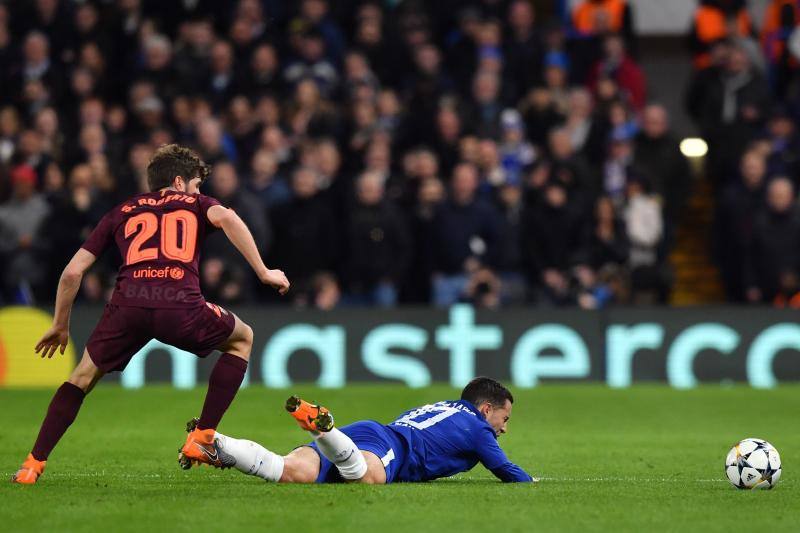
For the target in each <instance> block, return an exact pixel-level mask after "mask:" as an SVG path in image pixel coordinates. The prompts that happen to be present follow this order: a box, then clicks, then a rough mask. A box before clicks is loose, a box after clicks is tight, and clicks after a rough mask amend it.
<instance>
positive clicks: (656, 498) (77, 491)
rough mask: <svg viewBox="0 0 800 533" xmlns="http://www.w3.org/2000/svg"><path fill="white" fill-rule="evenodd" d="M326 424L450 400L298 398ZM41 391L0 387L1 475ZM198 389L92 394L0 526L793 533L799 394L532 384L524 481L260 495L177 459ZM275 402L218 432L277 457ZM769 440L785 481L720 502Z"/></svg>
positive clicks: (332, 393) (345, 393) (520, 458)
mask: <svg viewBox="0 0 800 533" xmlns="http://www.w3.org/2000/svg"><path fill="white" fill-rule="evenodd" d="M292 392H298V393H300V394H301V395H304V397H306V398H308V399H315V400H319V401H320V402H322V403H324V404H325V405H327V406H328V407H330V408H331V410H332V411H333V413H334V414H335V415H336V420H337V422H338V423H339V424H342V425H344V424H346V423H349V422H351V421H355V420H358V419H364V418H374V419H377V420H379V421H384V422H388V421H390V420H391V419H392V417H393V416H395V415H397V414H399V413H400V412H402V411H403V410H405V409H407V408H410V407H414V406H417V405H420V404H424V403H428V402H432V401H436V400H440V399H444V398H453V397H456V396H457V392H456V391H455V390H454V389H450V388H448V387H444V386H436V387H431V388H428V389H422V390H411V389H406V388H401V387H395V386H350V387H348V388H347V389H345V390H319V389H314V388H310V387H297V388H296V389H295V390H293V391H292ZM51 393H52V391H9V390H0V406H2V415H0V420H2V427H3V431H2V432H0V473H2V475H3V476H4V477H5V479H8V476H10V475H11V474H12V473H13V472H14V471H15V470H16V468H17V467H18V465H19V464H20V461H21V460H22V459H23V458H24V456H25V454H26V453H27V452H28V450H29V449H30V446H31V444H32V442H33V439H34V438H35V436H36V432H37V430H38V427H39V423H40V421H41V418H42V416H43V414H44V411H45V409H46V407H47V403H48V401H49V399H50V396H51ZM204 393H205V392H204V390H203V389H196V390H193V391H177V390H174V389H170V388H165V387H148V388H145V389H141V390H138V391H127V390H123V389H120V388H117V387H114V386H102V385H101V386H99V387H98V388H97V389H96V390H95V391H94V392H93V393H92V394H91V395H90V396H89V397H88V398H87V400H86V402H85V403H84V406H83V409H82V411H81V413H80V415H79V416H78V419H77V420H76V422H75V424H74V425H73V426H72V428H71V429H70V431H69V432H68V433H67V435H66V436H65V438H64V439H63V440H62V442H61V443H60V445H59V447H58V448H56V450H55V451H54V452H53V454H52V455H51V456H50V460H49V464H48V468H47V471H46V472H45V474H44V477H42V479H41V480H40V482H39V483H38V484H37V485H36V486H33V487H21V486H15V485H12V484H10V483H5V482H4V483H0V529H3V530H7V531H10V530H13V531H24V530H49V531H54V530H60V531H66V530H69V531H97V530H113V531H126V530H127V531H142V530H151V531H181V530H185V531H197V529H198V527H200V528H202V529H204V530H223V529H225V530H237V529H241V528H252V529H256V528H258V529H272V530H277V531H282V532H283V531H325V532H335V531H357V530H364V531H369V530H378V531H381V532H388V531H414V532H420V531H439V532H444V531H462V532H465V531H487V530H488V531H493V532H504V533H505V532H507V531H531V530H537V531H551V530H573V531H575V530H583V531H585V530H608V529H611V528H614V529H615V530H631V531H632V530H643V529H645V528H647V529H649V530H674V531H678V530H682V531H686V530H692V531H726V532H727V531H732V530H739V529H743V528H750V527H754V526H757V527H758V529H759V530H764V531H780V530H786V531H789V530H794V531H797V528H798V523H799V522H800V482H799V481H798V479H800V478H799V477H798V476H799V475H800V474H799V473H798V472H800V468H799V467H798V466H797V465H798V459H800V424H798V415H800V388H798V387H796V386H791V387H782V388H779V389H776V390H772V391H758V390H752V389H748V388H744V387H732V388H721V387H707V388H700V389H696V390H692V391H675V390H670V389H668V388H665V387H661V386H652V387H651V386H642V387H635V388H633V389H629V390H623V391H617V390H610V389H607V388H605V387H601V386H567V385H546V386H544V387H541V388H538V389H536V390H532V391H521V390H516V391H515V399H516V403H515V404H514V412H513V414H512V419H511V422H510V424H509V434H508V435H505V436H503V437H501V439H500V442H501V445H502V446H503V447H504V448H505V449H506V451H507V453H508V454H509V456H510V457H511V459H512V460H513V461H515V462H516V463H518V464H520V465H521V466H522V467H524V468H525V469H526V470H528V471H529V472H531V473H533V474H534V475H538V476H541V477H542V478H543V480H542V482H541V483H539V484H538V485H527V484H519V485H507V484H501V483H499V482H497V481H495V480H494V478H493V477H492V475H491V474H490V473H489V472H487V471H486V470H484V469H483V468H482V467H481V466H480V465H479V466H477V467H476V468H475V469H474V470H473V471H471V472H469V473H465V474H461V475H459V476H457V477H455V478H451V479H448V480H440V481H436V482H431V483H424V484H396V485H389V486H378V487H376V486H359V485H324V486H314V485H275V484H266V483H265V482H263V481H261V480H259V479H257V478H253V477H248V476H244V475H242V474H240V473H238V472H236V471H228V470H226V471H219V470H214V469H211V468H208V467H203V468H200V469H192V470H191V471H188V472H184V471H181V470H179V468H178V465H177V463H176V456H177V448H178V446H179V444H180V443H182V441H183V439H184V436H185V434H184V433H183V427H184V423H185V422H186V420H187V419H188V418H189V417H191V416H192V415H194V414H196V413H197V412H198V411H199V409H200V407H201V406H202V400H203V396H204ZM288 393H289V391H276V390H268V389H263V388H258V387H252V388H248V389H244V390H242V391H240V393H239V396H238V397H237V399H236V401H235V402H234V404H233V406H232V408H231V410H230V411H229V412H228V414H227V415H226V417H225V419H224V420H223V423H222V426H221V427H220V430H221V431H222V432H224V433H226V434H229V435H232V436H236V437H242V438H249V439H252V440H255V441H257V442H260V443H261V444H263V445H265V446H266V447H267V448H269V449H271V450H273V451H276V452H280V453H286V452H288V451H289V450H291V449H292V448H293V447H294V446H296V445H297V444H300V443H302V442H306V441H307V440H308V437H307V435H306V434H305V433H304V432H302V431H301V430H300V429H299V428H298V427H297V426H296V424H295V423H294V421H293V420H291V419H290V418H289V416H287V415H286V414H285V412H283V408H282V405H283V402H284V400H285V398H286V397H287V396H288ZM745 437H761V438H765V439H767V440H769V441H770V442H772V444H774V445H775V446H776V447H777V448H778V450H779V452H780V453H781V457H782V460H783V467H784V473H783V478H782V480H781V482H780V484H779V485H778V487H777V488H776V489H774V490H772V491H763V492H748V491H739V490H736V489H734V488H733V487H732V486H730V484H729V483H728V481H727V480H726V479H725V475H724V473H723V463H724V459H725V454H726V453H727V451H728V449H729V448H730V447H731V446H732V445H733V444H734V443H735V442H736V441H738V440H739V439H742V438H745Z"/></svg>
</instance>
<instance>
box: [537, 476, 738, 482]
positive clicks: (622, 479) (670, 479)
mask: <svg viewBox="0 0 800 533" xmlns="http://www.w3.org/2000/svg"><path fill="white" fill-rule="evenodd" d="M539 479H541V480H542V481H568V482H581V481H586V482H608V481H610V482H641V483H722V482H725V481H726V480H725V479H681V478H673V477H662V478H642V477H541V478H539Z"/></svg>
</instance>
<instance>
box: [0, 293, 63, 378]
mask: <svg viewBox="0 0 800 533" xmlns="http://www.w3.org/2000/svg"><path fill="white" fill-rule="evenodd" d="M52 323H53V316H52V315H51V314H49V313H47V312H45V311H42V310H40V309H36V308H33V307H3V308H0V388H2V387H7V388H16V387H52V386H58V385H60V384H61V383H63V382H64V381H65V380H66V379H67V378H68V377H69V373H70V372H71V371H72V368H73V367H74V366H75V346H74V345H73V343H72V339H71V338H70V342H69V344H68V345H67V349H66V350H65V351H64V355H61V354H60V353H59V352H56V354H55V355H54V356H53V358H52V359H42V358H41V357H39V356H38V355H37V354H36V353H35V352H34V347H35V346H36V343H37V342H38V340H39V338H40V337H41V336H42V334H43V333H44V332H45V331H47V330H48V329H49V328H50V325H51V324H52Z"/></svg>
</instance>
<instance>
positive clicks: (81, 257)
mask: <svg viewBox="0 0 800 533" xmlns="http://www.w3.org/2000/svg"><path fill="white" fill-rule="evenodd" d="M207 175H208V167H207V166H206V165H205V163H203V161H201V160H200V158H199V157H198V156H197V154H196V153H194V152H193V151H192V150H189V149H188V148H183V147H180V146H178V145H175V144H170V145H166V146H162V147H161V148H159V149H158V150H157V151H156V153H155V154H154V155H153V158H152V159H151V160H150V163H149V164H148V166H147V181H148V185H149V187H150V191H151V192H149V193H144V194H140V195H137V196H134V197H133V198H131V199H129V200H127V201H126V202H123V203H122V204H120V205H118V206H117V207H115V208H114V209H113V210H111V211H110V212H109V213H107V214H106V215H105V216H104V217H103V219H102V220H101V221H100V223H99V224H98V225H97V227H96V228H95V229H94V230H93V231H92V233H91V235H89V238H88V239H87V240H86V242H85V243H84V244H83V246H82V247H81V248H80V249H79V250H78V252H77V253H76V254H75V256H74V257H73V258H72V259H71V260H70V262H69V264H68V265H67V266H66V268H65V269H64V272H63V273H62V274H61V279H60V280H59V283H58V292H57V294H56V306H55V316H54V317H53V326H52V327H51V328H50V330H49V331H47V332H46V333H45V334H44V336H43V337H42V338H41V340H39V342H38V343H37V345H36V353H41V356H42V357H45V356H47V357H48V358H50V357H52V356H53V355H54V354H55V352H56V350H60V352H61V353H62V354H63V353H64V350H65V349H66V346H67V341H68V338H69V316H70V312H71V310H72V304H73V302H74V301H75V295H76V294H77V292H78V289H79V288H80V286H81V280H82V279H83V275H84V273H85V272H86V271H87V270H88V269H89V267H91V266H92V264H93V263H94V262H95V260H96V259H97V257H98V256H100V254H101V253H102V252H103V250H105V249H106V248H107V247H108V246H109V245H110V244H111V243H112V242H113V243H115V244H116V245H117V247H118V248H119V251H120V254H121V256H122V266H121V267H120V269H119V273H118V275H117V283H116V287H115V288H114V294H113V296H112V297H111V301H110V302H109V303H108V304H107V305H106V308H105V311H104V312H103V316H102V318H101V319H100V322H99V323H98V324H97V327H95V329H94V331H93V332H92V334H91V336H90V337H89V341H88V342H87V343H86V349H85V350H84V351H83V357H82V358H81V361H80V362H79V363H78V365H77V366H76V367H75V370H73V372H72V375H70V377H69V380H68V381H66V382H65V383H64V384H63V385H61V387H59V389H58V390H57V391H56V393H55V395H54V396H53V399H52V401H51V402H50V407H49V408H48V409H47V415H46V416H45V419H44V422H43V423H42V427H41V429H40V430H39V436H38V438H37V439H36V443H35V444H34V445H33V449H32V450H31V453H30V454H29V455H28V457H27V459H26V460H25V462H24V463H23V464H22V467H21V468H20V469H19V471H18V472H17V473H16V474H15V475H14V477H13V478H12V481H14V482H17V483H25V484H32V483H35V482H36V480H37V479H38V478H39V476H40V475H41V474H42V472H44V468H45V464H46V461H47V457H48V455H49V454H50V452H51V451H52V450H53V448H54V447H55V445H56V443H58V441H59V439H61V437H62V436H63V435H64V433H65V432H66V431H67V428H68V427H69V426H70V424H72V422H73V421H74V420H75V417H76V416H77V414H78V410H79V409H80V407H81V404H82V403H83V399H84V397H85V396H86V394H88V393H89V392H90V391H91V390H92V388H93V387H94V386H95V384H96V383H97V381H98V380H99V379H100V378H101V377H102V376H103V375H104V374H106V373H108V372H117V371H122V370H124V369H125V367H126V366H127V364H128V362H129V361H130V360H131V358H132V357H133V355H134V354H136V352H138V351H139V350H140V349H141V348H142V347H143V346H144V345H145V344H147V343H148V342H149V341H150V340H151V339H154V338H155V339H158V340H160V341H161V342H164V343H167V344H171V345H173V346H175V347H177V348H180V349H183V350H186V351H189V352H192V353H194V354H196V355H197V356H198V357H206V356H207V355H208V354H209V353H211V352H212V351H213V350H215V349H217V350H220V351H221V352H223V353H222V356H221V357H220V358H219V359H218V360H217V363H216V365H215V366H214V369H213V370H212V372H211V377H210V379H209V384H208V392H207V394H206V399H205V403H204V404H203V411H202V413H201V415H200V422H199V424H198V425H197V428H196V429H195V430H194V431H193V432H192V433H190V434H189V436H188V437H187V439H186V443H185V444H184V446H183V448H182V449H181V453H182V454H183V456H185V457H186V458H188V459H190V460H192V461H194V462H200V463H207V464H212V465H214V466H230V465H229V464H228V463H229V462H230V461H232V460H233V458H231V457H228V456H226V454H225V453H224V452H222V450H220V449H219V448H218V447H217V445H216V444H215V441H214V434H215V429H216V427H217V425H218V424H219V422H220V420H221V419H222V415H223V414H224V413H225V411H226V410H227V409H228V407H229V406H230V404H231V402H232V401H233V398H234V396H236V392H237V391H238V390H239V386H240V385H241V383H242V379H243V378H244V374H245V371H246V370H247V362H248V360H249V358H250V349H251V348H252V345H253V330H252V329H251V328H250V326H248V325H247V324H245V323H244V322H242V321H241V320H240V319H239V317H237V316H236V315H234V314H233V313H231V312H229V311H227V310H225V309H223V308H222V307H220V306H218V305H214V304H212V303H209V302H206V301H205V299H204V298H203V295H202V294H200V282H199V273H198V264H199V258H200V244H201V243H202V241H203V239H204V238H205V236H206V234H207V233H209V232H210V231H213V230H214V229H215V228H221V229H222V231H224V232H225V235H226V236H227V237H228V239H230V241H231V242H232V243H233V245H234V246H235V247H236V248H237V249H238V250H239V252H241V254H242V255H243V256H244V257H245V259H247V262H248V263H249V264H250V266H251V267H252V268H253V270H254V271H255V272H256V274H257V275H258V278H259V279H260V280H261V282H262V283H265V284H267V285H270V286H271V287H274V288H275V289H277V290H278V292H280V293H281V294H285V293H286V291H288V290H289V281H288V280H287V279H286V276H285V275H284V274H283V272H281V271H280V270H270V269H268V268H267V267H266V266H265V265H264V262H263V261H262V260H261V256H260V255H259V253H258V249H257V248H256V243H255V241H254V240H253V236H252V235H251V233H250V231H249V230H248V229H247V226H246V225H245V224H244V222H243V221H242V219H241V218H239V216H238V215H237V214H236V213H235V212H234V211H232V210H230V209H227V208H225V207H223V206H222V205H220V203H219V202H218V201H217V200H215V199H214V198H211V197H209V196H204V195H202V194H199V193H198V188H199V187H200V184H201V183H202V182H203V180H204V179H205V178H206V176H207Z"/></svg>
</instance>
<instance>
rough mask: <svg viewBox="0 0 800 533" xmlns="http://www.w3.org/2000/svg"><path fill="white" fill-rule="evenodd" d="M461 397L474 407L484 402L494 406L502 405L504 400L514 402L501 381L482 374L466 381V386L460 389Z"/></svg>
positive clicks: (504, 402)
mask: <svg viewBox="0 0 800 533" xmlns="http://www.w3.org/2000/svg"><path fill="white" fill-rule="evenodd" d="M461 399H462V400H466V401H468V402H470V403H471V404H472V405H474V406H475V407H477V406H479V405H481V404H482V403H486V402H488V403H489V404H491V405H492V406H494V407H503V406H504V405H505V404H506V400H508V401H509V402H511V403H514V396H512V394H511V391H510V390H508V389H507V388H505V387H504V386H503V384H502V383H500V382H499V381H496V380H494V379H492V378H487V377H483V376H481V377H477V378H475V379H473V380H472V381H470V382H469V383H467V386H466V387H464V390H463V391H461Z"/></svg>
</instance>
